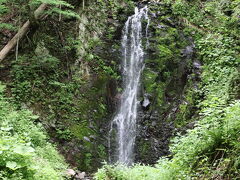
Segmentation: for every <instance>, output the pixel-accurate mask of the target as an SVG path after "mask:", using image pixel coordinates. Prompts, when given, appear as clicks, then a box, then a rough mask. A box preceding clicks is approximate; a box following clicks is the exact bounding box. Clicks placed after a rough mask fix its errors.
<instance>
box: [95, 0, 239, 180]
mask: <svg viewBox="0 0 240 180" xmlns="http://www.w3.org/2000/svg"><path fill="white" fill-rule="evenodd" d="M164 2H165V3H168V5H171V8H172V10H173V13H174V15H175V16H177V17H178V18H179V19H180V20H182V23H183V25H184V27H186V28H187V31H189V32H191V33H192V34H193V35H194V39H195V44H196V48H197V53H198V58H200V59H201V61H202V62H203V67H202V75H201V83H200V86H201V88H200V90H199V92H198V94H199V96H200V97H203V98H201V99H198V108H199V110H200V112H199V115H198V118H199V120H198V122H195V127H194V129H191V130H188V131H187V133H186V134H185V135H181V134H179V135H178V136H177V137H175V138H173V140H172V143H171V146H170V151H171V153H172V158H171V159H168V158H161V159H160V160H159V162H158V163H157V164H156V165H155V167H148V166H143V165H134V166H133V167H125V166H122V165H116V166H110V165H105V166H103V168H102V169H99V170H98V172H97V173H96V175H95V179H99V180H100V179H149V180H150V179H163V180H165V179H166V180H169V179H202V178H203V179H214V178H216V177H217V178H221V179H238V178H239V174H240V171H239V162H240V161H239V153H240V143H239V132H240V121H239V118H240V101H239V100H236V99H234V98H236V97H239V96H238V95H237V94H236V92H233V90H235V91H237V92H239V84H238V83H237V82H238V80H237V79H238V78H236V77H239V69H237V68H238V67H239V63H240V62H239V48H238V43H239V42H238V40H237V39H238V37H239V34H237V32H239V28H237V27H236V24H231V22H232V21H235V20H234V19H235V13H237V12H238V10H236V9H235V8H236V7H239V3H237V1H228V0H224V1H204V2H203V1H199V0H197V1H185V0H177V1H172V2H170V1H167V0H166V1H164ZM235 22H236V21H235ZM160 49H162V52H168V51H163V50H164V48H162V47H161V48H160ZM233 82H235V83H233ZM232 93H234V94H235V95H234V96H232ZM193 94H194V92H192V91H191V90H190V91H188V93H187V94H186V95H187V96H186V98H185V100H187V101H188V103H190V104H191V103H194V102H193V101H196V100H195V99H193ZM187 108H188V107H187V106H186V105H184V104H182V105H181V106H180V110H181V112H182V114H180V116H179V117H178V118H180V119H181V118H182V119H183V121H186V120H192V119H188V117H187V114H185V113H187Z"/></svg>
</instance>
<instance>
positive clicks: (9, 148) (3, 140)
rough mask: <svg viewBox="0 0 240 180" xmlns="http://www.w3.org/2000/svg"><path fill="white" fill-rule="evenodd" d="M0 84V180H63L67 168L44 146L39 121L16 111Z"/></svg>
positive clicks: (52, 151)
mask: <svg viewBox="0 0 240 180" xmlns="http://www.w3.org/2000/svg"><path fill="white" fill-rule="evenodd" d="M4 89H5V87H4V86H3V85H2V84H0V127H1V128H0V179H19V180H20V179H36V180H41V179H42V180H47V179H49V180H54V179H56V180H59V179H64V176H65V174H64V172H65V171H66V168H67V165H66V163H65V162H64V160H63V157H62V156H60V155H59V154H58V152H57V151H56V147H54V145H52V144H50V143H49V142H48V140H49V138H48V136H47V134H46V132H45V131H44V129H43V127H42V126H41V125H40V124H39V123H36V122H34V121H36V120H37V119H38V118H39V117H38V116H35V115H33V114H32V112H30V111H28V110H24V109H22V110H16V107H15V106H14V105H13V104H11V103H9V102H8V101H10V99H7V98H5V97H4V95H3V92H4Z"/></svg>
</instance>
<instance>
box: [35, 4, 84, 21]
mask: <svg viewBox="0 0 240 180" xmlns="http://www.w3.org/2000/svg"><path fill="white" fill-rule="evenodd" d="M42 3H45V4H49V5H50V6H53V8H51V9H50V10H48V11H47V12H46V13H48V14H54V13H57V14H61V15H64V16H66V17H75V18H80V16H79V15H78V14H77V13H75V12H74V11H73V10H69V9H73V8H74V6H73V5H71V4H69V3H67V2H66V1H62V0H33V1H32V2H31V4H32V5H36V4H42Z"/></svg>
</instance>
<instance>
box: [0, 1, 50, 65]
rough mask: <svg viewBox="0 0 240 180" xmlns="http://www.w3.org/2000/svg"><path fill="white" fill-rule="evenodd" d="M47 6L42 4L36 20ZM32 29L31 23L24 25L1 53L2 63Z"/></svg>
mask: <svg viewBox="0 0 240 180" xmlns="http://www.w3.org/2000/svg"><path fill="white" fill-rule="evenodd" d="M46 7H47V4H45V3H43V4H41V5H40V6H39V7H38V8H37V9H36V10H35V11H34V17H35V19H39V18H40V15H41V14H42V12H43V11H44V10H45V9H46ZM29 27H30V21H29V20H28V21H27V22H25V23H24V25H23V26H22V27H21V28H20V29H19V31H18V33H17V34H16V35H15V36H14V37H13V38H12V39H11V40H10V41H9V42H8V43H7V45H6V46H5V47H4V48H3V49H2V50H1V51H0V62H1V61H2V60H3V59H4V58H5V57H6V56H7V55H8V53H9V52H10V51H11V50H12V49H13V48H14V47H15V46H16V44H17V42H18V41H19V40H20V39H21V38H22V37H23V36H24V35H25V34H26V33H27V31H28V29H29Z"/></svg>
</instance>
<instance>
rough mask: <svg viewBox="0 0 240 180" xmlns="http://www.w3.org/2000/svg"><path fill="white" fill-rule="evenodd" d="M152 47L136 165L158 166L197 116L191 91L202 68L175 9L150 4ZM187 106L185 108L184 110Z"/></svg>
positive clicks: (143, 92)
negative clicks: (172, 142)
mask: <svg viewBox="0 0 240 180" xmlns="http://www.w3.org/2000/svg"><path fill="white" fill-rule="evenodd" d="M149 7H150V14H151V25H150V36H151V37H150V46H149V49H148V51H147V57H146V60H145V70H144V72H143V75H142V89H141V95H140V100H141V99H142V101H141V107H139V117H138V136H137V140H136V146H135V161H136V162H141V163H146V164H154V163H156V161H157V160H158V159H159V157H161V156H165V155H168V154H169V142H170V139H171V137H172V136H173V135H174V134H175V133H176V132H177V131H180V130H181V128H179V129H178V127H181V126H184V124H181V122H182V120H183V118H185V117H182V116H183V115H182V114H184V115H186V114H188V116H192V115H193V114H194V111H193V110H192V109H194V105H193V104H191V102H192V101H191V98H194V95H193V94H194V93H189V89H192V88H193V87H194V86H197V80H198V76H199V74H200V68H201V64H200V63H199V61H197V60H196V58H195V51H194V43H193V42H192V40H191V37H190V36H189V35H186V34H185V33H184V32H182V31H181V27H179V26H178V23H177V22H178V21H177V19H175V18H174V16H173V15H172V12H171V9H169V8H168V7H167V6H163V5H161V4H150V5H149ZM182 106H184V107H185V108H182Z"/></svg>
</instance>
